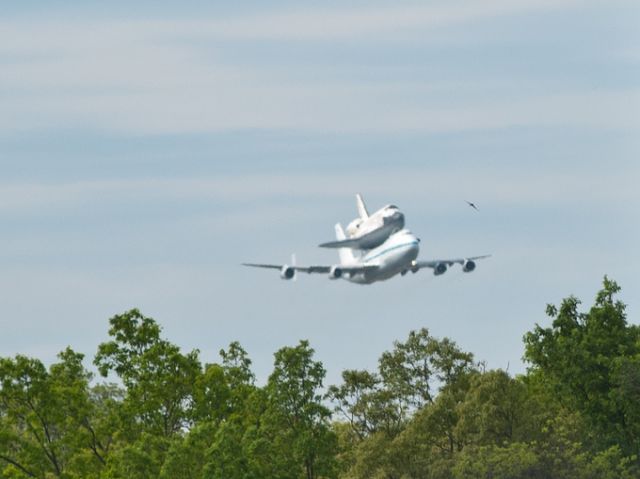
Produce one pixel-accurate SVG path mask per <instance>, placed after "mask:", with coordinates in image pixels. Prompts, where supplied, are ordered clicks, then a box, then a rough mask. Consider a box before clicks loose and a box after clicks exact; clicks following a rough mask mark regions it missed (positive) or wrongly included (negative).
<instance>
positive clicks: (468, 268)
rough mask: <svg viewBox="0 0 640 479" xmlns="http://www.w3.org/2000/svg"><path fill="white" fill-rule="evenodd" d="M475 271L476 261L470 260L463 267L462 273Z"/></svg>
mask: <svg viewBox="0 0 640 479" xmlns="http://www.w3.org/2000/svg"><path fill="white" fill-rule="evenodd" d="M474 269H476V263H475V261H471V260H470V259H467V260H465V262H464V264H463V265H462V271H464V272H465V273H471V272H472V271H473V270H474Z"/></svg>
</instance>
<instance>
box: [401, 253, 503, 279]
mask: <svg viewBox="0 0 640 479" xmlns="http://www.w3.org/2000/svg"><path fill="white" fill-rule="evenodd" d="M490 256H491V255H490V254H485V255H482V256H469V257H468V258H453V259H432V260H428V261H424V260H423V261H417V260H416V261H413V263H411V271H413V272H414V273H415V272H417V271H419V270H420V269H422V268H431V269H433V274H435V275H440V274H443V273H445V272H446V271H447V268H448V267H450V266H453V265H454V264H460V265H462V270H463V271H464V272H465V273H470V272H471V271H473V270H474V269H476V263H475V262H476V261H477V260H479V259H484V258H489V257H490Z"/></svg>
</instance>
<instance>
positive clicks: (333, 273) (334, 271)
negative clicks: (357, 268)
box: [329, 266, 343, 279]
mask: <svg viewBox="0 0 640 479" xmlns="http://www.w3.org/2000/svg"><path fill="white" fill-rule="evenodd" d="M342 273H343V271H342V268H340V267H339V266H332V267H331V269H330V270H329V279H339V278H342Z"/></svg>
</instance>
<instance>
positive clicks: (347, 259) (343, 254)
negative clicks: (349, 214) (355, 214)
mask: <svg viewBox="0 0 640 479" xmlns="http://www.w3.org/2000/svg"><path fill="white" fill-rule="evenodd" d="M336 239H337V240H338V241H341V240H345V239H347V235H345V234H344V230H343V229H342V225H341V224H340V223H336ZM338 255H339V256H340V264H353V263H355V261H356V258H355V256H354V255H353V251H352V250H351V249H350V248H338Z"/></svg>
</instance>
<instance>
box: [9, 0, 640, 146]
mask: <svg viewBox="0 0 640 479" xmlns="http://www.w3.org/2000/svg"><path fill="white" fill-rule="evenodd" d="M581 3H582V2H578V1H574V0H564V1H561V2H551V1H530V0H527V1H521V2H510V1H503V0H492V1H489V2H475V1H474V2H463V3H461V4H456V5H455V6H452V5H450V4H449V3H441V4H436V5H433V6H425V7H422V6H411V7H406V6H405V7H398V8H381V7H369V8H363V9H359V10H354V9H339V8H334V9H333V10H321V9H317V10H313V11H298V12H293V13H279V14H263V15H260V16H245V17H234V18H227V19H225V20H193V19H178V20H176V21H172V22H168V21H160V20H158V21H148V20H132V21H119V20H112V21H94V20H92V19H88V20H87V21H86V22H82V23H80V22H78V23H76V24H70V23H63V22H61V21H60V20H52V21H47V20H34V21H33V22H27V21H21V22H17V23H9V21H5V22H4V23H0V62H4V63H5V66H6V68H2V70H1V73H0V89H1V91H3V92H4V94H3V97H4V98H3V108H2V111H1V112H0V128H2V129H3V130H4V131H5V132H10V131H29V130H33V129H46V128H57V127H60V126H66V127H79V126H83V127H92V128H97V129H105V130H110V131H120V132H127V133H134V134H141V133H142V134H146V133H150V134H157V133H160V134H162V133H184V132H207V131H216V130H228V129H240V128H269V129H274V128H276V129H302V130H323V131H340V132H344V131H346V132H378V131H390V132H394V131H406V130H414V131H422V132H440V131H465V130H475V129H486V128H503V127H509V126H521V125H542V126H548V125H558V124H563V125H568V126H588V127H592V126H595V127H610V128H634V127H636V126H637V123H638V122H637V117H636V116H634V111H638V108H636V107H637V106H638V104H639V103H640V101H639V94H638V91H637V90H628V89H627V90H619V91H598V92H593V91H589V90H585V91H579V90H575V89H568V90H566V91H564V92H563V91H562V90H558V89H556V90H555V91H554V92H553V93H543V92H537V93H531V92H527V91H524V92H523V93H522V96H521V97H520V98H517V99H516V101H514V100H513V99H512V98H508V99H507V98H504V99H501V98H500V97H499V96H496V94H495V92H493V89H495V85H496V82H498V83H499V82H500V79H498V78H493V79H490V80H486V81H488V82H489V83H488V84H486V85H485V87H486V88H489V91H490V92H491V95H490V98H489V99H488V100H487V99H486V97H487V91H486V90H485V88H484V87H483V85H482V83H479V82H478V81H477V80H476V81H475V82H473V83H472V84H471V83H469V84H465V83H464V82H462V83H461V82H460V80H456V81H455V82H451V83H445V84H443V83H442V81H440V82H425V81H416V80H415V79H412V78H411V77H410V76H407V75H402V76H400V77H396V78H393V77H391V78H387V79H380V78H369V79H367V80H362V79H360V80H358V79H356V78H352V77H351V76H349V75H346V76H344V77H343V78H341V79H334V80H333V81H331V82H327V81H326V79H325V78H324V77H323V73H325V72H324V70H323V68H322V67H313V66H311V67H309V69H308V71H307V72H306V74H305V75H302V76H301V75H299V74H298V73H299V72H298V66H297V65H295V64H293V63H290V64H286V63H285V64H281V65H278V66H272V65H269V64H262V65H261V64H251V65H243V64H241V63H237V64H236V63H234V62H233V60H230V59H229V55H226V56H225V57H224V59H223V58H220V57H219V56H217V55H216V53H215V52H216V48H224V49H225V50H226V51H229V50H230V49H233V45H234V42H238V41H243V42H249V43H250V44H254V45H256V46H257V45H259V44H260V41H262V40H265V39H266V40H269V39H273V40H284V41H288V42H295V41H305V40H311V41H331V40H338V39H344V38H353V37H361V38H363V39H365V40H366V41H367V42H370V41H374V40H375V42H378V41H380V39H381V38H382V37H381V35H382V36H385V35H387V36H388V38H394V39H396V40H398V39H399V38H402V35H403V34H404V33H406V32H409V31H412V30H416V31H420V34H421V35H426V34H428V32H429V30H431V29H440V30H441V29H446V28H447V27H448V26H452V25H461V24H464V23H465V22H472V21H480V20H483V19H491V18H494V17H497V16H501V15H521V14H526V13H528V12H531V11H546V10H549V9H556V8H573V7H574V6H576V5H580V4H581ZM36 32H37V34H35V33H36ZM403 32H404V33H403ZM221 42H222V43H221ZM375 42H374V43H375ZM203 44H204V45H207V46H208V47H209V48H210V49H211V52H212V53H211V54H209V55H203V54H202V51H201V50H202V46H203ZM333 48H338V47H333ZM371 48H375V45H374V44H372V45H371ZM461 88H462V90H463V91H465V89H466V92H467V94H466V95H463V96H462V97H461V95H460V90H461ZM443 95H445V97H446V98H447V99H448V101H447V102H446V104H443V102H442V97H443ZM629 106H632V107H633V108H632V109H630V108H629Z"/></svg>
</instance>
